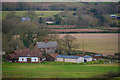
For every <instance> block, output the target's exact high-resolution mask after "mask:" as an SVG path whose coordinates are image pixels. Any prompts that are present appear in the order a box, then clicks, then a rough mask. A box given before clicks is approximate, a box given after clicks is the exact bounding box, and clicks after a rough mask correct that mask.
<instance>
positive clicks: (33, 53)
mask: <svg viewBox="0 0 120 80" xmlns="http://www.w3.org/2000/svg"><path fill="white" fill-rule="evenodd" d="M13 52H14V53H12V54H10V55H9V56H10V57H11V58H18V57H42V53H41V52H40V51H38V50H30V49H21V50H14V51H13Z"/></svg>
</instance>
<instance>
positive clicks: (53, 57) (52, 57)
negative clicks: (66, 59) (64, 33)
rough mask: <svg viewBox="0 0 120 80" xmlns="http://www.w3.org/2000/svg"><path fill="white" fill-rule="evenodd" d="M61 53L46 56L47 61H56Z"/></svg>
mask: <svg viewBox="0 0 120 80" xmlns="http://www.w3.org/2000/svg"><path fill="white" fill-rule="evenodd" d="M57 55H59V54H58V53H53V54H48V55H47V57H46V60H47V61H55V59H56V56H57Z"/></svg>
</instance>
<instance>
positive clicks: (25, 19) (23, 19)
mask: <svg viewBox="0 0 120 80" xmlns="http://www.w3.org/2000/svg"><path fill="white" fill-rule="evenodd" d="M21 20H22V21H30V18H28V17H27V18H22V19H21Z"/></svg>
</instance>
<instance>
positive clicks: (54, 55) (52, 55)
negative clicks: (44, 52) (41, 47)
mask: <svg viewBox="0 0 120 80" xmlns="http://www.w3.org/2000/svg"><path fill="white" fill-rule="evenodd" d="M49 55H50V56H51V57H53V58H55V57H56V56H57V55H59V54H58V53H55V54H49Z"/></svg>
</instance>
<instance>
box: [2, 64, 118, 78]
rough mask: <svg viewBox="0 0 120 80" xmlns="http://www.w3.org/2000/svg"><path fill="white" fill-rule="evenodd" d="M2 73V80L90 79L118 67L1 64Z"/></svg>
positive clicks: (113, 65) (105, 65)
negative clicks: (39, 79)
mask: <svg viewBox="0 0 120 80" xmlns="http://www.w3.org/2000/svg"><path fill="white" fill-rule="evenodd" d="M49 63H50V62H49ZM51 63H52V62H51ZM2 71H3V74H2V77H3V78H91V77H94V76H98V75H101V74H105V73H107V72H110V71H113V72H117V71H118V65H117V64H95V65H79V64H66V65H65V64H64V65H63V64H61V65H58V64H40V63H3V64H2Z"/></svg>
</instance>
